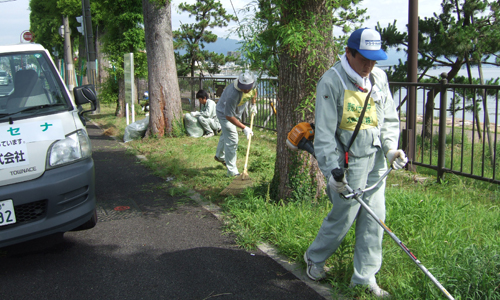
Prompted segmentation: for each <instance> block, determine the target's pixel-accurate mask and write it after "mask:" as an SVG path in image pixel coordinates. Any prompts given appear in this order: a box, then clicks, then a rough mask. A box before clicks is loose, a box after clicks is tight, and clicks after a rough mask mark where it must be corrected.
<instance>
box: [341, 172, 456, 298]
mask: <svg viewBox="0 0 500 300" xmlns="http://www.w3.org/2000/svg"><path fill="white" fill-rule="evenodd" d="M391 171H392V167H391V168H389V169H388V170H387V171H386V172H385V173H384V174H383V175H382V177H380V179H379V180H378V181H377V182H376V183H375V184H374V185H372V186H370V187H367V188H365V189H363V190H361V189H357V190H356V191H354V190H353V189H352V188H351V187H350V186H349V185H346V188H347V191H348V192H349V194H348V195H343V197H344V198H346V199H350V198H354V199H356V201H358V202H359V204H361V206H363V208H364V209H366V211H367V212H368V213H369V214H370V215H371V216H372V217H373V219H375V221H377V223H378V224H379V225H380V226H382V228H384V230H385V232H386V233H387V234H388V235H389V236H390V237H391V238H392V239H393V240H394V241H395V242H396V244H398V245H399V247H401V249H403V251H404V252H405V253H406V254H407V255H408V256H409V257H410V258H411V259H412V260H413V262H414V263H415V264H416V265H417V267H419V268H420V270H422V272H424V274H425V275H427V277H429V278H430V279H431V281H432V282H433V283H434V284H435V285H436V286H437V287H438V288H439V289H440V290H441V292H443V294H444V295H445V296H446V297H447V298H448V299H450V300H454V299H455V298H453V296H452V295H450V293H448V291H447V290H446V289H445V288H444V287H443V285H441V283H439V281H437V279H436V278H435V277H434V276H433V275H432V274H431V272H429V270H427V269H426V268H425V267H424V266H423V265H422V263H421V262H420V260H418V259H417V257H415V255H413V253H411V251H410V250H409V249H408V248H407V247H406V246H405V245H404V244H403V242H401V240H400V239H398V237H397V236H396V235H395V234H394V233H393V232H392V231H391V230H390V229H389V228H388V227H387V226H386V225H385V224H384V222H382V220H380V219H379V217H377V215H376V214H375V213H374V212H373V210H371V208H370V207H368V205H366V203H365V202H364V201H363V200H361V198H360V196H361V195H362V194H363V193H364V192H367V191H370V190H372V189H374V188H375V187H376V186H377V185H378V184H379V183H380V182H381V181H382V180H383V179H384V178H385V177H386V176H387V175H389V173H390V172H391ZM332 175H333V176H334V178H335V180H336V181H338V182H342V179H343V178H344V173H343V172H341V173H339V174H332Z"/></svg>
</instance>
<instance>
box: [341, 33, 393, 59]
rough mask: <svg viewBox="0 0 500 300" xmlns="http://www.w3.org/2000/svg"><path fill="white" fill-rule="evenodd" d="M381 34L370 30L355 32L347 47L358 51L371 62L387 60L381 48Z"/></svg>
mask: <svg viewBox="0 0 500 300" xmlns="http://www.w3.org/2000/svg"><path fill="white" fill-rule="evenodd" d="M381 46H382V40H381V39H380V33H378V32H377V31H376V30H373V29H369V28H361V29H358V30H356V31H354V32H353V33H352V34H351V36H350V37H349V39H348V40H347V47H349V48H351V49H356V50H357V51H358V52H359V53H360V54H361V55H363V56H364V57H365V58H367V59H369V60H386V59H387V54H385V52H384V50H382V48H381Z"/></svg>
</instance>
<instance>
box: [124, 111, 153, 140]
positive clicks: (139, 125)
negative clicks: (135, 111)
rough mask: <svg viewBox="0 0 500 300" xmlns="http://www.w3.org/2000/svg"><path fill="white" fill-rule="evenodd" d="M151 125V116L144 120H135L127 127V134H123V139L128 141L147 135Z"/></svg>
mask: <svg viewBox="0 0 500 300" xmlns="http://www.w3.org/2000/svg"><path fill="white" fill-rule="evenodd" d="M148 125H149V116H147V117H145V118H144V119H142V120H139V121H137V122H134V123H132V124H130V125H127V127H125V134H124V135H123V141H124V142H125V143H128V142H130V141H132V140H140V139H142V138H143V137H144V135H146V131H147V130H148Z"/></svg>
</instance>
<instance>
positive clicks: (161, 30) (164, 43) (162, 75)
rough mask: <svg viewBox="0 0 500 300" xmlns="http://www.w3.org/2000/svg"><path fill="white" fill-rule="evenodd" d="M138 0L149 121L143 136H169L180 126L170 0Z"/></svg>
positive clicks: (180, 117)
mask: <svg viewBox="0 0 500 300" xmlns="http://www.w3.org/2000/svg"><path fill="white" fill-rule="evenodd" d="M158 2H159V1H155V2H152V1H151V0H142V11H143V16H144V27H145V28H144V29H145V35H146V52H147V58H148V81H149V84H148V87H149V109H150V119H149V120H150V121H149V128H148V131H147V133H146V136H149V135H157V136H160V137H161V136H164V135H165V134H167V135H171V134H172V133H173V132H174V127H175V126H182V106H181V94H180V91H179V83H178V81H177V69H176V66H175V56H174V45H173V36H172V15H171V9H170V1H165V2H166V3H165V4H160V3H158Z"/></svg>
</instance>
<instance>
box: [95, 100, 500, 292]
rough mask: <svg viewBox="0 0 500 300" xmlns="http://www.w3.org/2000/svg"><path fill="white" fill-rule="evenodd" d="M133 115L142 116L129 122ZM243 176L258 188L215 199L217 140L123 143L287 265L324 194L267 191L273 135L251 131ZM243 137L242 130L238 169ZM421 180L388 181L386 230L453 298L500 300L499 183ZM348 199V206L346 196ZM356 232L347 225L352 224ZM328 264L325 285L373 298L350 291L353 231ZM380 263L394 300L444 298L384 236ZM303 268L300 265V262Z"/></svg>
mask: <svg viewBox="0 0 500 300" xmlns="http://www.w3.org/2000/svg"><path fill="white" fill-rule="evenodd" d="M101 109H102V114H101V115H98V116H94V115H92V116H90V117H91V118H92V120H94V121H95V122H96V123H98V124H100V126H101V127H103V128H105V129H109V130H116V133H115V136H117V138H119V139H120V138H121V139H122V138H123V130H124V128H125V126H124V124H125V120H124V118H123V119H117V118H115V117H114V116H113V113H114V110H113V107H109V108H106V107H104V108H103V107H101ZM136 119H140V117H138V118H136ZM254 133H255V135H254V137H253V138H252V148H251V151H250V158H249V163H248V166H249V167H248V173H249V174H250V176H251V177H252V180H253V181H254V182H255V183H256V184H255V185H254V188H251V189H247V190H245V191H244V192H243V193H242V194H241V195H239V196H229V197H226V198H223V197H220V196H219V195H218V194H219V193H220V191H222V190H223V189H224V188H225V187H226V186H227V185H228V184H230V183H231V181H232V180H233V179H232V178H229V177H227V176H226V169H225V167H224V166H223V165H222V164H221V163H218V162H216V161H215V160H214V159H213V157H214V155H215V149H216V146H217V142H218V136H215V137H212V138H208V139H204V138H191V137H187V136H185V137H178V138H150V139H145V140H141V141H132V142H129V143H127V145H128V146H129V148H130V149H132V150H131V151H132V152H133V153H136V154H141V155H144V156H146V157H147V160H146V161H144V162H143V163H144V164H145V165H146V166H147V167H148V168H150V169H151V170H152V171H153V172H154V173H155V174H156V175H158V176H161V177H163V178H172V177H174V178H175V179H174V183H175V184H178V185H179V186H183V187H184V188H189V189H193V190H196V191H198V192H199V193H200V194H201V196H202V197H203V198H204V199H205V200H208V201H211V202H214V203H216V204H219V205H220V206H221V207H222V208H223V209H224V211H225V215H226V217H225V218H226V226H227V230H229V231H231V232H234V233H235V234H236V235H237V242H238V243H239V244H240V245H241V246H242V247H245V248H253V247H255V246H256V245H257V244H258V243H261V242H267V243H269V244H272V245H274V246H275V247H277V248H278V249H279V251H280V252H281V254H283V255H286V256H287V257H289V258H290V260H293V261H297V262H300V263H302V256H303V254H304V251H305V250H306V249H307V247H308V246H309V245H310V244H311V242H312V241H313V240H314V238H315V236H316V233H317V232H318V229H319V227H320V226H321V223H322V221H323V218H324V217H325V216H326V214H327V213H328V212H329V211H330V209H331V208H332V205H331V203H330V202H329V200H328V198H327V197H323V198H321V199H318V200H314V201H313V200H312V199H311V201H297V202H284V201H275V200H273V199H270V198H269V196H268V195H267V193H266V190H267V186H268V184H269V182H270V181H271V179H272V177H273V172H274V161H275V157H276V153H275V152H276V133H274V132H268V131H259V130H258V129H256V130H254ZM245 153H246V139H245V138H244V136H243V135H242V134H241V135H240V143H239V148H238V168H239V169H241V170H242V169H243V164H244V155H245ZM425 173H426V175H425V176H426V177H427V179H426V178H421V175H420V176H419V174H413V173H409V172H406V171H397V172H392V173H391V174H390V175H389V177H388V179H387V190H386V207H387V217H386V222H385V223H386V224H387V226H388V227H389V228H390V229H391V230H392V231H393V232H394V233H395V234H396V236H398V238H399V239H401V241H402V242H403V243H404V244H405V245H406V246H407V247H408V248H409V249H410V251H411V252H412V253H414V254H415V256H416V257H417V258H418V259H419V260H420V261H421V262H422V264H423V265H424V266H425V267H426V268H427V269H428V270H429V271H430V272H431V273H432V274H433V275H434V277H436V278H437V280H438V281H439V282H440V283H441V284H442V285H443V286H444V287H445V288H446V289H447V290H448V291H449V292H450V293H451V294H452V295H453V296H454V297H455V299H477V300H480V299H481V300H483V299H500V207H499V205H500V186H498V185H495V184H489V183H485V182H481V181H475V180H471V179H468V178H464V177H458V176H454V175H447V176H446V177H445V182H444V183H443V184H437V183H436V178H435V177H433V176H432V175H429V173H432V172H429V171H426V172H425ZM350 201H355V200H350ZM353 228H354V227H353ZM353 228H351V230H350V231H349V232H348V234H347V235H346V237H345V239H344V241H343V243H342V244H341V246H340V247H339V249H338V250H337V252H336V253H335V254H334V255H333V256H332V257H331V258H330V259H329V260H328V261H327V266H328V267H329V268H330V270H329V272H328V273H327V274H328V277H327V281H328V282H329V283H331V285H332V286H333V287H334V289H336V290H337V292H340V293H341V294H343V295H344V296H347V297H350V298H353V299H370V297H369V296H368V295H366V294H365V293H364V291H363V290H362V289H349V288H348V285H349V281H350V278H351V276H352V256H353V251H354V248H353V245H354V241H355V235H354V229H353ZM383 249H384V252H383V264H382V269H381V270H380V272H379V273H378V275H377V281H378V283H379V285H380V286H381V287H383V288H384V289H386V290H387V291H389V292H390V293H391V294H392V295H393V296H394V297H393V298H395V299H445V297H444V296H443V295H442V293H441V291H439V289H437V288H436V287H435V286H434V284H433V283H432V282H431V281H430V279H429V278H427V276H425V274H424V273H423V272H422V271H421V270H420V269H419V268H418V267H417V266H416V265H415V264H414V263H413V262H412V260H411V259H410V258H409V257H408V256H407V255H406V254H405V253H404V252H403V251H402V250H401V248H400V247H399V246H398V245H396V243H395V242H394V241H393V240H392V239H391V238H390V237H389V236H387V235H385V236H384V241H383ZM304 267H305V264H304Z"/></svg>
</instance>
